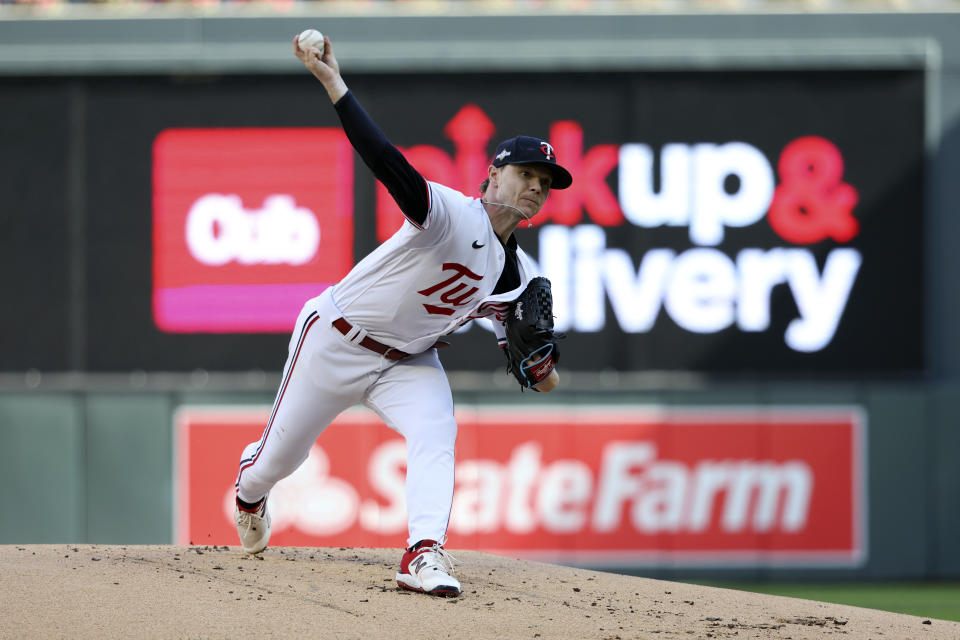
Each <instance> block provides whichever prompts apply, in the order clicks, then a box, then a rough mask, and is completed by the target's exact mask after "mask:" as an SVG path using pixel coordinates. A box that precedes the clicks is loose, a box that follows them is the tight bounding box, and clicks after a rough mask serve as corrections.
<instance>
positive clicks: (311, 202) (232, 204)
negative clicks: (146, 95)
mask: <svg viewBox="0 0 960 640" xmlns="http://www.w3.org/2000/svg"><path fill="white" fill-rule="evenodd" d="M352 154H353V151H352V148H351V146H350V143H349V141H347V139H346V137H345V136H344V134H343V132H342V131H341V130H340V129H333V128H331V129H169V130H167V131H164V132H162V133H161V134H160V135H159V136H157V139H156V141H155V142H154V165H153V168H154V247H153V248H154V291H153V303H154V304H153V310H154V321H155V322H156V324H157V326H158V327H159V328H160V329H161V330H163V331H168V332H176V333H194V332H203V333H224V332H229V333H240V332H244V333H254V332H260V333H267V332H273V333H286V332H288V331H289V330H290V327H291V326H292V323H293V322H294V320H295V319H296V316H297V313H298V312H299V310H300V307H301V306H302V305H303V302H304V301H305V300H308V299H310V298H312V297H314V296H316V295H319V294H320V293H321V292H322V291H323V290H324V289H325V288H327V287H328V286H330V285H331V284H333V283H335V282H337V281H339V280H340V279H341V278H342V277H343V276H344V275H346V273H347V272H348V271H349V270H350V268H351V267H352V266H353V155H352ZM307 157H316V158H322V159H323V162H318V163H308V162H304V161H303V158H307Z"/></svg>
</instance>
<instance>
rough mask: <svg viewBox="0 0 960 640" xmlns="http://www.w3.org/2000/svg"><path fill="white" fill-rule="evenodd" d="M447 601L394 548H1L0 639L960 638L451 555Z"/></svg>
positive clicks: (955, 629) (775, 600)
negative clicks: (452, 579) (416, 582)
mask: <svg viewBox="0 0 960 640" xmlns="http://www.w3.org/2000/svg"><path fill="white" fill-rule="evenodd" d="M452 553H453V555H454V556H456V557H457V558H458V560H460V564H459V565H458V567H457V573H456V576H457V577H458V578H459V579H460V581H461V583H463V588H464V593H463V595H462V596H461V597H459V598H433V597H430V596H426V595H422V594H417V593H411V592H408V591H401V590H399V589H397V586H396V582H395V581H394V575H395V573H396V570H397V565H398V563H399V560H400V552H399V551H398V550H395V549H348V548H339V549H337V548H331V549H316V548H289V547H288V548H282V547H279V548H276V547H272V548H269V549H267V550H266V551H265V552H264V553H263V554H261V555H259V556H248V555H246V554H244V553H243V552H242V551H241V550H240V549H239V548H237V547H175V546H102V545H6V546H0V567H2V571H0V596H2V600H0V602H2V605H0V614H2V621H3V622H2V624H0V638H57V637H65V638H80V639H86V638H183V639H197V638H203V639H213V638H240V637H247V638H283V639H284V640H290V639H291V638H297V637H307V638H321V637H322V638H364V639H366V638H391V639H395V638H457V639H458V640H466V639H474V638H498V639H499V638H510V639H514V638H531V639H533V638H543V639H544V640H546V639H553V638H604V639H611V640H612V639H617V638H620V639H624V640H625V639H627V638H631V639H634V638H644V639H649V638H737V639H742V638H761V639H766V638H783V639H787V638H790V639H799V638H825V637H836V638H838V639H840V638H849V639H861V638H874V639H877V638H882V639H890V640H894V639H895V640H907V639H915V638H916V639H935V638H936V639H939V638H944V639H950V640H956V639H960V623H956V622H947V621H941V620H932V621H929V622H927V621H925V620H924V619H923V618H917V617H914V616H907V615H900V614H893V613H886V612H882V611H875V610H872V609H861V608H857V607H847V606H841V605H832V604H824V603H820V602H812V601H809V600H798V599H794V598H783V597H777V596H766V595H759V594H752V593H745V592H740V591H731V590H727V589H716V588H710V587H700V586H695V585H689V584H681V583H675V582H665V581H662V580H650V579H646V578H637V577H630V576H622V575H618V574H612V573H603V572H597V571H587V570H583V569H574V568H569V567H559V566H555V565H548V564H542V563H537V562H527V561H522V560H513V559H509V558H503V557H499V556H493V555H489V554H484V553H478V552H475V551H457V550H455V549H454V550H452Z"/></svg>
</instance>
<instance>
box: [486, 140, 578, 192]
mask: <svg viewBox="0 0 960 640" xmlns="http://www.w3.org/2000/svg"><path fill="white" fill-rule="evenodd" d="M492 164H493V166H495V167H502V166H503V165H505V164H543V165H546V166H547V168H548V169H550V172H551V173H552V174H553V182H552V183H551V184H550V188H551V189H566V188H567V187H569V186H570V185H571V184H573V176H571V175H570V172H569V171H567V170H566V169H564V168H563V167H561V166H560V165H559V164H557V152H556V151H554V149H553V145H552V144H550V143H549V142H547V141H546V140H541V139H540V138H531V137H530V136H517V137H516V138H510V139H509V140H504V141H503V142H501V143H500V144H499V145H497V151H496V153H494V154H493V163H492Z"/></svg>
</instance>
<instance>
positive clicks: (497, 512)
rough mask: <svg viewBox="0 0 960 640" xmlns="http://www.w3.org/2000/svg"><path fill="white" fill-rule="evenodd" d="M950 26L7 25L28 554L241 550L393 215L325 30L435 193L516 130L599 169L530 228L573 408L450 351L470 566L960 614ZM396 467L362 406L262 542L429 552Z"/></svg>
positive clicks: (399, 18)
mask: <svg viewBox="0 0 960 640" xmlns="http://www.w3.org/2000/svg"><path fill="white" fill-rule="evenodd" d="M958 10H960V3H958V2H955V1H947V0H928V1H923V0H913V1H911V0H888V1H879V0H877V1H872V0H859V1H857V0H849V1H841V0H807V1H796V2H791V1H786V0H785V1H776V0H702V1H694V0H636V1H628V0H623V1H619V2H618V1H613V0H608V1H604V0H594V1H590V0H569V1H564V0H555V1H550V0H542V1H533V0H531V1H521V0H515V1H506V0H504V1H499V0H491V1H487V2H474V1H469V0H463V1H456V0H429V1H428V0H425V1H418V0H410V1H404V0H395V1H387V0H382V1H376V0H369V1H356V2H347V1H336V0H332V1H310V2H293V1H287V0H283V1H281V0H278V1H275V2H217V1H213V0H196V1H193V2H127V1H106V2H89V3H83V2H55V1H40V2H6V1H4V2H3V3H2V4H0V196H2V200H0V202H2V205H0V291H2V294H3V296H2V297H3V301H4V308H3V313H0V437H2V442H3V445H2V446H0V483H2V484H3V485H4V486H6V487H7V491H6V492H5V496H4V502H5V506H6V508H5V509H4V510H3V513H2V515H0V543H4V544H12V543H65V542H70V543H103V544H166V543H177V544H221V545H222V544H230V545H234V544H236V541H235V532H234V531H233V530H232V526H233V525H232V521H231V517H230V513H229V504H230V499H231V498H230V495H231V493H230V492H231V487H232V483H233V474H234V473H235V465H236V462H237V460H238V459H239V454H240V450H241V449H242V447H243V446H244V445H245V444H246V443H247V442H250V441H253V440H256V439H257V438H258V437H259V433H260V431H261V430H262V429H263V426H264V424H265V420H266V414H267V413H268V411H269V407H270V404H271V403H272V400H273V396H274V393H275V391H276V387H277V384H278V383H279V379H280V370H281V368H282V367H283V363H284V360H285V357H286V347H287V341H288V339H289V333H290V331H291V330H292V328H293V323H294V321H295V319H296V315H297V312H298V310H299V308H300V305H301V304H302V303H303V302H304V301H305V300H306V299H308V298H310V297H312V296H314V295H317V294H319V293H320V291H322V290H323V289H324V288H325V287H327V286H329V285H330V284H331V283H333V282H336V281H337V280H338V279H339V278H340V277H342V276H343V275H344V274H345V273H346V272H347V271H348V270H349V268H350V267H351V266H352V265H353V264H355V263H356V262H357V261H358V260H359V259H360V258H362V257H363V256H364V255H366V254H367V253H368V252H369V251H370V250H372V249H373V248H374V247H375V246H376V245H377V244H378V243H379V242H381V241H382V240H384V239H385V238H386V237H388V236H389V235H390V234H391V233H392V232H393V231H394V230H395V229H396V228H398V227H399V225H400V223H401V220H402V218H401V217H400V214H399V212H398V211H397V209H396V207H395V205H393V203H392V201H391V200H390V198H389V196H388V194H386V192H385V190H383V189H382V187H379V186H378V185H377V184H376V183H375V181H374V180H373V179H372V177H371V176H370V174H369V171H368V170H367V169H366V167H365V166H364V165H363V164H362V162H361V161H360V160H359V158H358V157H356V156H355V154H354V153H353V151H352V149H351V147H350V146H349V143H348V142H347V141H346V139H345V137H344V136H343V134H342V132H341V130H340V128H339V123H338V121H337V118H336V115H335V112H334V111H333V109H332V108H331V106H330V105H329V102H328V100H327V99H326V96H325V94H324V92H323V91H322V88H321V87H320V86H319V84H318V83H317V82H316V80H315V79H313V77H312V76H310V75H309V73H307V72H306V71H305V70H304V69H303V67H302V65H301V64H300V63H299V61H298V60H296V59H295V57H294V56H293V55H292V52H291V40H292V38H293V36H294V35H295V34H297V33H299V32H300V31H302V30H304V29H306V28H311V27H312V28H317V29H319V30H321V31H322V32H324V33H325V34H327V35H329V36H330V37H331V39H332V41H333V43H334V47H335V50H336V54H337V57H338V59H339V61H340V64H341V71H342V72H343V75H344V77H345V79H346V81H347V83H348V85H349V86H350V87H351V89H352V90H353V91H354V93H355V94H356V95H357V96H358V98H359V99H360V101H361V103H362V104H364V105H365V107H366V108H367V110H368V111H369V112H370V114H371V115H372V116H373V118H374V119H375V120H376V121H377V122H378V124H380V126H381V127H382V128H383V129H384V131H385V132H386V134H387V135H388V137H390V139H391V140H392V141H393V142H394V143H395V144H396V145H398V146H400V147H401V148H402V149H403V150H404V151H405V152H406V153H407V155H408V157H409V158H410V159H411V161H412V162H413V163H414V165H415V166H417V167H418V168H419V169H420V170H421V171H422V172H423V173H424V174H425V175H426V176H427V177H428V178H429V179H433V180H436V181H438V182H441V183H443V184H447V185H449V186H452V187H454V188H457V189H460V190H462V191H463V192H465V193H470V194H473V193H475V192H476V191H475V190H476V187H477V185H478V184H479V182H480V180H481V179H482V178H483V177H484V174H485V169H486V166H487V164H488V163H489V160H490V155H491V154H492V152H493V150H494V148H495V146H496V144H497V142H498V141H500V140H502V139H505V138H507V137H511V136H513V135H517V134H520V133H523V134H528V135H535V136H541V137H543V138H544V139H548V140H549V141H550V142H551V144H552V145H553V146H554V148H555V149H556V153H557V155H558V158H559V161H560V162H561V163H562V164H564V165H565V166H567V167H568V168H569V169H570V170H571V172H572V173H573V175H574V178H575V179H574V185H573V187H572V188H571V189H569V190H566V191H563V192H556V193H554V194H552V196H551V199H550V202H549V203H548V205H547V207H546V208H545V209H544V211H543V212H541V214H540V215H539V216H538V217H537V219H536V220H535V224H534V225H533V226H532V227H529V228H527V227H523V228H521V229H520V230H518V232H517V235H518V240H519V242H520V244H521V246H523V247H524V248H525V249H526V250H527V252H528V253H529V254H530V255H531V256H532V257H533V258H534V259H535V260H536V261H537V262H538V264H539V266H540V267H541V269H542V270H543V271H544V273H545V274H546V275H547V276H548V277H549V278H550V279H551V281H552V283H553V287H554V294H555V305H556V309H555V311H556V315H557V323H558V326H559V328H561V329H562V330H564V331H565V332H566V333H567V334H568V338H567V339H566V340H565V341H564V343H563V344H562V354H563V357H562V361H561V364H560V370H561V374H562V376H563V386H562V390H561V391H558V392H556V393H553V394H550V395H549V397H534V395H533V394H521V393H519V389H518V388H517V385H516V384H515V382H513V381H512V378H510V377H509V376H508V374H506V373H504V370H503V369H504V363H503V362H502V356H501V355H500V354H499V353H498V350H497V349H495V348H494V347H495V342H494V338H493V334H492V333H491V331H490V330H489V327H488V326H485V325H483V323H479V322H477V323H474V324H476V325H478V326H468V327H466V328H464V329H463V330H461V331H460V332H458V333H457V334H456V335H454V336H452V337H451V341H452V342H453V347H452V348H451V349H448V350H445V351H444V353H443V354H442V360H443V362H444V365H445V367H446V368H447V370H448V373H449V376H450V380H451V385H452V387H453V390H454V395H455V398H456V401H457V405H458V421H459V424H460V428H461V431H460V438H459V440H458V468H457V493H456V497H455V504H454V511H453V514H452V519H451V531H450V541H449V544H448V546H449V547H451V548H454V549H455V548H475V549H482V550H487V551H492V552H496V553H503V554H506V555H516V556H523V557H530V558H535V559H543V560H547V561H551V562H560V563H565V564H574V565H579V566H585V567H591V568H600V569H606V570H613V571H620V572H625V573H632V574H636V575H644V576H650V577H659V578H668V579H684V580H696V581H701V582H703V581H709V582H711V583H720V584H737V585H741V586H749V587H751V588H757V589H762V588H766V589H769V590H775V589H800V588H806V587H808V586H810V585H819V586H818V587H817V588H818V589H820V590H819V591H816V592H814V593H813V594H812V595H810V593H808V592H802V594H803V595H805V596H806V597H817V598H821V599H828V598H829V597H833V598H840V599H841V600H840V601H843V600H842V598H843V597H844V594H845V596H846V597H847V601H850V598H851V597H852V596H851V594H853V593H854V592H855V589H854V587H852V586H851V585H853V584H856V585H858V586H857V587H856V590H858V591H856V592H857V593H860V592H862V591H863V590H869V589H872V588H881V587H883V586H884V585H890V584H893V585H899V587H898V588H903V586H904V585H909V587H910V588H909V589H903V590H902V591H900V592H897V595H895V596H894V597H895V598H896V599H897V602H896V603H894V604H891V605H889V606H890V607H895V606H901V607H902V606H904V603H905V596H904V595H903V593H906V592H910V593H913V594H919V595H918V598H919V599H920V600H921V604H925V605H926V606H927V607H928V608H926V609H922V608H921V609H919V610H918V613H920V614H921V615H930V616H937V617H953V618H954V619H960V612H958V611H957V609H956V602H958V601H960V589H958V587H957V586H956V585H957V582H956V581H957V580H960V550H958V547H957V545H956V544H955V542H956V540H957V539H958V537H960V510H958V509H957V506H958V505H960V465H957V463H956V458H957V457H958V456H960V430H958V429H957V425H958V424H960V335H958V333H957V331H956V327H957V326H958V323H960V302H958V297H957V296H956V295H955V294H956V290H957V287H956V284H955V282H956V278H957V276H958V275H960V254H958V252H957V251H955V250H954V247H953V243H954V239H955V238H957V237H960V221H958V218H957V216H956V205H955V203H956V202H958V199H960V182H958V181H957V180H956V175H958V172H960V75H958V74H960V44H958V43H960V12H958ZM404 455H405V453H404V449H403V443H402V440H399V439H398V436H397V435H396V434H394V433H393V432H391V431H389V430H388V429H386V427H384V426H383V425H382V424H380V423H379V421H378V420H376V419H375V417H373V416H372V414H368V413H365V412H364V411H362V410H359V409H358V410H355V411H351V412H348V413H347V414H345V415H344V416H343V417H342V418H341V419H340V420H339V421H338V423H335V424H334V426H333V427H331V428H330V429H329V430H328V432H327V433H325V434H324V436H323V437H321V438H320V439H319V440H318V443H317V446H316V447H315V448H314V450H313V451H312V452H311V456H310V458H309V459H308V461H307V463H305V464H304V466H303V467H301V469H300V470H299V471H298V472H297V473H296V474H294V476H291V478H290V479H288V481H284V483H281V485H278V488H277V490H276V491H275V493H274V494H273V495H272V497H271V500H272V501H273V502H272V504H273V503H275V507H274V508H275V516H274V517H275V518H276V521H275V539H274V540H273V542H275V543H276V544H280V545H282V544H292V545H308V546H397V547H399V546H400V545H402V544H403V543H402V540H403V539H404V538H405V517H404V508H405V507H404V504H403V496H402V492H399V491H397V487H399V486H401V485H402V474H403V469H404ZM824 583H830V584H833V585H836V586H835V588H834V587H830V586H822V585H823V584H824ZM917 583H924V584H925V585H927V587H929V588H930V589H937V590H938V591H936V593H933V592H930V591H924V590H922V589H919V588H917V587H916V584H917ZM798 585H799V586H798ZM927 587H925V588H927ZM831 589H834V591H831ZM783 592H786V593H798V594H799V593H801V592H800V591H783ZM833 593H839V594H840V595H833V596H831V595H830V594H833ZM887 593H889V591H887ZM944 594H946V595H944ZM937 598H941V599H943V600H944V601H949V602H951V603H953V604H947V605H944V607H943V608H941V609H936V610H931V609H930V608H929V607H930V606H931V603H933V602H935V601H936V600H937ZM852 603H854V604H867V606H887V605H884V604H883V603H881V602H880V601H878V600H876V599H874V600H867V601H863V602H861V601H852Z"/></svg>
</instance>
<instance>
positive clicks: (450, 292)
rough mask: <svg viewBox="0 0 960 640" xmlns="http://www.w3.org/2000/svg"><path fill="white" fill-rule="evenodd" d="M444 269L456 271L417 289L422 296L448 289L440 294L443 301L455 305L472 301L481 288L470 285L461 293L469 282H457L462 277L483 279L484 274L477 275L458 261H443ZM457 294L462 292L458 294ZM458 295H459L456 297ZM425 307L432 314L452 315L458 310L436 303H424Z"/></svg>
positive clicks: (459, 305) (460, 305)
mask: <svg viewBox="0 0 960 640" xmlns="http://www.w3.org/2000/svg"><path fill="white" fill-rule="evenodd" d="M443 270H444V271H454V272H455V273H454V274H453V275H452V276H450V277H449V278H447V279H446V280H444V281H442V282H438V283H437V284H435V285H433V286H432V287H427V288H426V289H421V290H420V291H417V293H419V294H420V295H422V296H432V295H433V294H435V293H437V292H438V291H441V290H443V289H446V291H444V292H443V294H442V295H441V296H440V301H441V302H446V303H447V304H451V305H453V306H454V307H462V306H463V305H465V304H467V303H468V302H470V299H471V298H472V297H473V294H475V293H476V292H477V291H479V289H478V288H477V287H470V288H469V289H467V290H466V291H464V292H463V293H460V292H461V291H462V290H463V289H466V287H467V284H465V283H463V282H457V280H460V279H461V278H470V279H471V280H482V279H483V276H482V275H477V274H476V273H474V272H473V271H470V269H468V268H466V267H465V266H463V265H462V264H457V263H456V262H444V263H443ZM457 294H460V295H459V296H457ZM454 296H457V297H454ZM423 308H424V309H426V310H427V313H431V314H440V315H444V316H452V315H453V312H454V311H456V309H454V308H453V307H441V306H439V305H435V304H427V303H423Z"/></svg>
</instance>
